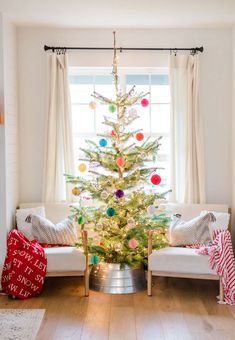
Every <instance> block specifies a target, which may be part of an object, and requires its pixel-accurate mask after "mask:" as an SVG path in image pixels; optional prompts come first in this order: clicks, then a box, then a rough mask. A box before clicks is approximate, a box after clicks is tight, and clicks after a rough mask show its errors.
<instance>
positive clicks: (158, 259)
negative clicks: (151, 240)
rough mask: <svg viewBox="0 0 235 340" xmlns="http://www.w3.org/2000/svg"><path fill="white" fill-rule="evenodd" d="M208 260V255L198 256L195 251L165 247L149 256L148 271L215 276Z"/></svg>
mask: <svg viewBox="0 0 235 340" xmlns="http://www.w3.org/2000/svg"><path fill="white" fill-rule="evenodd" d="M208 259H209V257H208V255H200V254H198V253H197V252H196V249H191V248H181V247H167V248H163V249H160V250H156V251H153V253H152V254H151V255H150V256H149V270H151V271H153V272H154V271H159V272H170V273H181V274H200V275H215V276H217V275H216V273H215V271H213V270H212V269H210V267H209V263H208ZM156 275H157V274H156ZM166 276H167V275H166Z"/></svg>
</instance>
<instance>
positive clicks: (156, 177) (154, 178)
mask: <svg viewBox="0 0 235 340" xmlns="http://www.w3.org/2000/svg"><path fill="white" fill-rule="evenodd" d="M161 181H162V179H161V177H160V176H159V175H157V174H155V175H153V176H152V177H151V182H152V183H153V184H154V185H158V184H160V183H161Z"/></svg>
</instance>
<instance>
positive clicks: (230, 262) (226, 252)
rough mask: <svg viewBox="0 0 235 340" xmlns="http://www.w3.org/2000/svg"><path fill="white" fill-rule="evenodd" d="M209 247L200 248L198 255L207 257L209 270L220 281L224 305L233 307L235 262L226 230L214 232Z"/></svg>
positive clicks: (229, 237) (234, 298) (234, 299)
mask: <svg viewBox="0 0 235 340" xmlns="http://www.w3.org/2000/svg"><path fill="white" fill-rule="evenodd" d="M214 236H215V239H214V241H213V243H212V246H211V247H205V246H204V247H202V248H201V249H199V251H198V252H199V253H200V254H208V255H209V264H210V267H211V269H214V270H215V271H216V273H217V274H218V275H219V276H220V277H221V279H222V285H223V289H224V303H227V304H229V305H235V260H234V253H233V247H232V240H231V234H230V232H229V231H228V230H225V231H224V230H223V231H221V230H216V231H215V234H214Z"/></svg>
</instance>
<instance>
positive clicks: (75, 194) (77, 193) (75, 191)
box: [72, 187, 81, 196]
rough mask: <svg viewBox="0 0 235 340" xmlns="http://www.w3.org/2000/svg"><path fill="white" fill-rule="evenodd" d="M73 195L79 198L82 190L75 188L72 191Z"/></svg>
mask: <svg viewBox="0 0 235 340" xmlns="http://www.w3.org/2000/svg"><path fill="white" fill-rule="evenodd" d="M72 194H73V195H74V196H79V195H80V194H81V190H80V189H79V188H77V187H75V188H73V190H72Z"/></svg>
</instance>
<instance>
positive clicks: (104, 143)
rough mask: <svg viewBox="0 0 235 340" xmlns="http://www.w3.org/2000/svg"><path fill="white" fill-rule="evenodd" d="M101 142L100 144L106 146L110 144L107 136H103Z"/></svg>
mask: <svg viewBox="0 0 235 340" xmlns="http://www.w3.org/2000/svg"><path fill="white" fill-rule="evenodd" d="M99 144H100V146H106V145H107V144H108V142H107V140H106V139H105V138H101V139H100V140H99Z"/></svg>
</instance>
